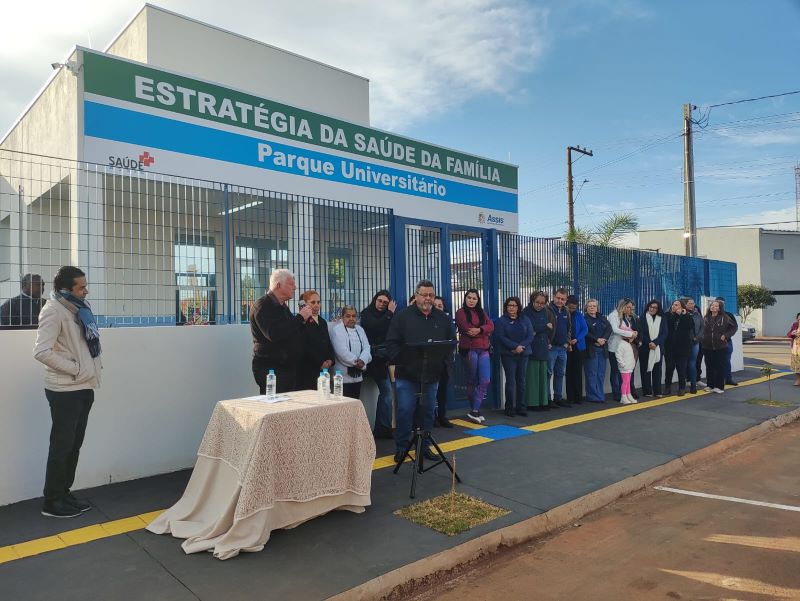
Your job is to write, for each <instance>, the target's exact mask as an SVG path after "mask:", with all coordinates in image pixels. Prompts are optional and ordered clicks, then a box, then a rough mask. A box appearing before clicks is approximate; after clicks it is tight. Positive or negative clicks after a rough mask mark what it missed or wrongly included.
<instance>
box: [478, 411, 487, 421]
mask: <svg viewBox="0 0 800 601" xmlns="http://www.w3.org/2000/svg"><path fill="white" fill-rule="evenodd" d="M478 419H479V420H481V423H483V422H485V421H486V418H485V417H484V416H483V414H482V413H481V412H480V411H478Z"/></svg>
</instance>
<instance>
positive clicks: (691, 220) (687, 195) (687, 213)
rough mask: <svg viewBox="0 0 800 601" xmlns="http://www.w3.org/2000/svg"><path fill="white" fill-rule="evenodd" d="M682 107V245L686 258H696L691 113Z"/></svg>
mask: <svg viewBox="0 0 800 601" xmlns="http://www.w3.org/2000/svg"><path fill="white" fill-rule="evenodd" d="M696 108H697V107H696V106H694V105H692V104H684V105H683V245H684V254H685V255H686V256H687V257H696V256H697V215H696V213H695V208H694V150H693V148H692V111H693V110H694V109H696Z"/></svg>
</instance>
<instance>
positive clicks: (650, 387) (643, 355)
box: [639, 345, 664, 396]
mask: <svg viewBox="0 0 800 601" xmlns="http://www.w3.org/2000/svg"><path fill="white" fill-rule="evenodd" d="M651 352H652V351H651V350H650V347H648V346H646V345H642V348H640V349H639V375H640V376H641V377H642V394H644V395H645V396H650V395H652V394H661V366H662V365H663V364H664V358H663V357H662V358H661V359H659V361H658V363H656V364H655V365H654V366H653V371H651V372H648V371H647V363H648V360H649V359H650V353H651Z"/></svg>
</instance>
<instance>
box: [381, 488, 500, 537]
mask: <svg viewBox="0 0 800 601" xmlns="http://www.w3.org/2000/svg"><path fill="white" fill-rule="evenodd" d="M509 513H510V511H508V510H507V509H502V508H501V507H495V506H494V505H490V504H489V503H487V502H485V501H481V500H480V499H476V498H474V497H470V496H468V495H464V494H461V493H447V494H444V495H440V496H438V497H433V498H432V499H427V500H426V501H421V502H419V503H414V504H413V505H408V506H406V507H402V508H400V509H398V510H397V511H395V512H394V514H395V515H399V516H400V517H404V518H405V519H407V520H409V521H411V522H414V523H415V524H419V525H421V526H427V527H428V528H430V529H432V530H436V531H437V532H441V533H442V534H447V535H448V536H455V535H456V534H461V533H462V532H466V531H467V530H469V529H470V528H474V527H475V526H480V525H481V524H485V523H487V522H491V521H492V520H496V519H497V518H499V517H502V516H504V515H507V514H509Z"/></svg>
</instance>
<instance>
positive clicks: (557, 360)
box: [547, 346, 567, 401]
mask: <svg viewBox="0 0 800 601" xmlns="http://www.w3.org/2000/svg"><path fill="white" fill-rule="evenodd" d="M566 371H567V349H565V348H564V347H563V346H554V347H553V348H551V349H550V351H549V352H548V357H547V377H548V379H549V378H553V400H556V401H560V400H561V399H562V395H561V391H562V390H563V389H564V373H565V372H566ZM553 376H555V377H553Z"/></svg>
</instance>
